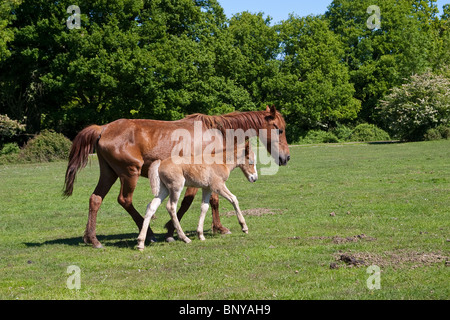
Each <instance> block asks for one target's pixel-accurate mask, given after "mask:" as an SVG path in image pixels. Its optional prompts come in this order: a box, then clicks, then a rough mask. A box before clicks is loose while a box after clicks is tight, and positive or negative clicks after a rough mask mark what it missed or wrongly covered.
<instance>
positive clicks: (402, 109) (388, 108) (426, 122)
mask: <svg viewBox="0 0 450 320" xmlns="http://www.w3.org/2000/svg"><path fill="white" fill-rule="evenodd" d="M448 70H449V68H447V69H446V70H444V72H442V74H433V73H431V72H427V73H424V74H421V75H413V76H412V77H411V78H410V81H409V82H408V83H406V84H404V85H402V86H401V87H396V88H393V89H391V91H390V93H389V94H388V95H386V96H385V97H384V99H383V100H381V101H380V106H379V116H380V119H381V122H382V123H384V126H385V128H386V129H387V130H388V131H389V133H390V134H391V136H393V137H395V138H399V139H402V140H408V141H417V140H423V139H424V135H425V134H426V132H427V131H428V130H429V129H432V128H436V127H438V126H445V127H449V126H450V77H448V76H446V74H447V75H449V74H450V72H448Z"/></svg>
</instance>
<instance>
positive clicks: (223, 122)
mask: <svg viewBox="0 0 450 320" xmlns="http://www.w3.org/2000/svg"><path fill="white" fill-rule="evenodd" d="M269 116H270V113H269V112H267V111H246V112H238V111H236V112H232V113H228V114H224V115H220V116H208V115H206V114H201V113H195V114H191V115H188V116H187V117H186V118H185V119H186V120H193V121H202V122H203V125H204V126H205V128H206V129H219V130H220V131H224V130H227V129H242V130H244V131H247V130H248V129H260V128H264V126H265V124H266V123H267V121H268V120H267V117H269ZM276 117H277V119H279V120H281V121H282V122H283V123H284V120H283V117H282V116H281V114H280V113H279V112H277V113H276Z"/></svg>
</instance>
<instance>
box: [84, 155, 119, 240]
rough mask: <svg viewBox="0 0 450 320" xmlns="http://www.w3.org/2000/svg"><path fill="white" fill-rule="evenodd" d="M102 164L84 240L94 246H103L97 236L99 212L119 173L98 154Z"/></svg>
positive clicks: (90, 206)
mask: <svg viewBox="0 0 450 320" xmlns="http://www.w3.org/2000/svg"><path fill="white" fill-rule="evenodd" d="M98 161H99V164H100V178H99V180H98V183H97V187H96V188H95V190H94V192H93V193H92V195H91V197H90V198H89V217H88V222H87V225H86V231H85V232H84V236H83V240H84V242H85V243H86V244H92V246H93V247H94V248H101V247H102V245H101V243H100V241H98V239H97V236H96V224H97V213H98V210H99V209H100V205H101V204H102V202H103V199H104V198H105V196H106V194H107V193H108V192H109V190H110V189H111V187H112V185H113V184H114V182H116V180H117V174H116V173H115V172H114V171H113V170H112V169H111V167H110V166H109V165H108V164H107V163H106V161H105V160H103V158H102V157H101V156H100V155H98Z"/></svg>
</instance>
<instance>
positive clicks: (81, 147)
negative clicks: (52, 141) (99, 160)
mask: <svg viewBox="0 0 450 320" xmlns="http://www.w3.org/2000/svg"><path fill="white" fill-rule="evenodd" d="M101 132H102V127H100V126H97V125H92V126H90V127H87V128H85V129H83V130H82V131H81V132H80V133H79V134H78V135H77V136H76V137H75V139H74V140H73V143H72V148H71V149H70V154H69V164H68V165H67V170H66V180H65V182H64V185H65V189H64V196H66V197H70V196H71V195H72V192H73V183H74V182H75V177H76V175H77V172H78V171H79V170H81V169H83V168H84V167H86V165H87V162H88V158H89V153H90V152H91V151H93V149H94V146H95V144H96V143H97V141H98V140H99V139H100V135H101Z"/></svg>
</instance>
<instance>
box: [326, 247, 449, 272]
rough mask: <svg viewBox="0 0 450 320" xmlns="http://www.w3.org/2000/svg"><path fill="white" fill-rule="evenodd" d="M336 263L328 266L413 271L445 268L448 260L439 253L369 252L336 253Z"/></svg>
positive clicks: (406, 251)
mask: <svg viewBox="0 0 450 320" xmlns="http://www.w3.org/2000/svg"><path fill="white" fill-rule="evenodd" d="M334 258H335V261H336V262H332V263H331V264H330V268H331V269H337V268H340V267H349V268H352V267H361V266H371V265H377V266H379V267H394V268H401V267H404V266H408V267H409V268H412V269H415V268H419V267H424V266H432V265H435V264H442V265H445V266H447V261H448V260H449V259H448V257H447V256H445V255H443V254H442V253H441V252H421V251H408V250H397V251H385V252H383V253H380V254H378V253H370V252H351V251H349V252H338V253H336V254H334Z"/></svg>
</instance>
